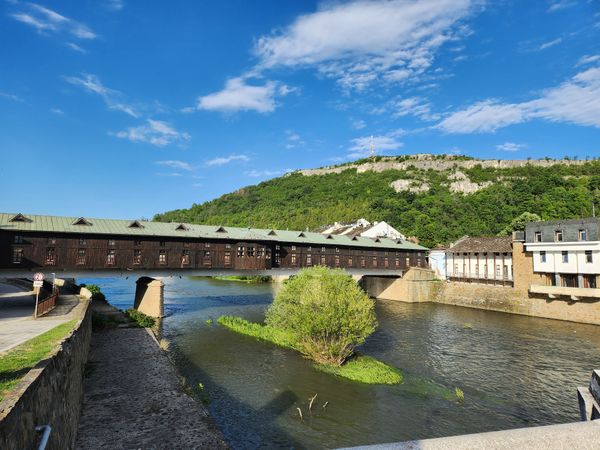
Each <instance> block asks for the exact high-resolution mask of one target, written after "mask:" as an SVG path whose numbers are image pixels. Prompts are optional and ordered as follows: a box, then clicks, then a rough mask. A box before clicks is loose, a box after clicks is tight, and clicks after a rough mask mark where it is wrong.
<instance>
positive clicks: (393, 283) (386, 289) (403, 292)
mask: <svg viewBox="0 0 600 450" xmlns="http://www.w3.org/2000/svg"><path fill="white" fill-rule="evenodd" d="M357 278H358V277H355V280H357V282H358V284H359V286H361V287H362V288H363V289H364V290H365V292H366V293H367V294H368V295H369V296H370V297H373V298H379V299H384V300H397V301H401V302H408V303H419V302H429V301H432V300H433V298H434V297H435V295H436V293H437V291H438V290H439V288H440V285H441V284H442V283H441V282H440V281H439V280H438V279H437V278H436V276H435V273H434V272H433V271H432V270H429V269H422V268H418V267H412V268H410V269H409V270H408V271H407V272H405V273H404V274H403V276H401V277H398V276H396V277H394V276H387V277H386V276H371V275H367V276H363V277H362V278H360V280H358V279H357Z"/></svg>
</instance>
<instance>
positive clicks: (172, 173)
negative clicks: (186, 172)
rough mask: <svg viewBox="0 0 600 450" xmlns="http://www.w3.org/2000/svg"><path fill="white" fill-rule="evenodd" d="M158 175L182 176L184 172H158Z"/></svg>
mask: <svg viewBox="0 0 600 450" xmlns="http://www.w3.org/2000/svg"><path fill="white" fill-rule="evenodd" d="M156 175H158V176H159V177H182V176H183V174H181V173H179V172H167V173H164V172H160V173H157V174H156Z"/></svg>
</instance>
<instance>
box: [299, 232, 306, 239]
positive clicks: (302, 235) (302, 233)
mask: <svg viewBox="0 0 600 450" xmlns="http://www.w3.org/2000/svg"><path fill="white" fill-rule="evenodd" d="M298 237H302V238H303V237H306V235H305V234H304V232H302V231H301V232H300V234H299V235H298Z"/></svg>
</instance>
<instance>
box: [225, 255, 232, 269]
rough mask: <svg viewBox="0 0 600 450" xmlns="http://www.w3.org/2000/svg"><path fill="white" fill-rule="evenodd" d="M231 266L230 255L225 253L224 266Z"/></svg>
mask: <svg viewBox="0 0 600 450" xmlns="http://www.w3.org/2000/svg"><path fill="white" fill-rule="evenodd" d="M230 264H231V253H230V252H225V265H226V266H228V265H230Z"/></svg>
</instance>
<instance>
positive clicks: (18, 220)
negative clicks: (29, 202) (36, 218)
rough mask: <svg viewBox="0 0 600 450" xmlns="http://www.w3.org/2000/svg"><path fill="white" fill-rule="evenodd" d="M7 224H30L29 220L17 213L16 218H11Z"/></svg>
mask: <svg viewBox="0 0 600 450" xmlns="http://www.w3.org/2000/svg"><path fill="white" fill-rule="evenodd" d="M9 222H31V220H29V219H28V218H27V217H25V216H24V215H23V214H21V213H19V214H17V215H16V216H13V217H11V218H10V220H9Z"/></svg>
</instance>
